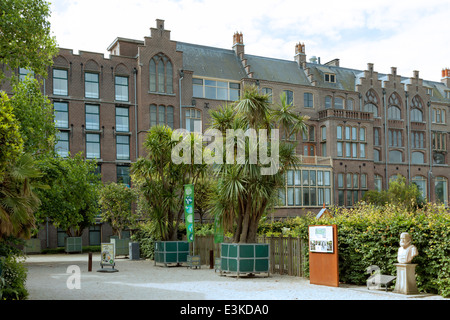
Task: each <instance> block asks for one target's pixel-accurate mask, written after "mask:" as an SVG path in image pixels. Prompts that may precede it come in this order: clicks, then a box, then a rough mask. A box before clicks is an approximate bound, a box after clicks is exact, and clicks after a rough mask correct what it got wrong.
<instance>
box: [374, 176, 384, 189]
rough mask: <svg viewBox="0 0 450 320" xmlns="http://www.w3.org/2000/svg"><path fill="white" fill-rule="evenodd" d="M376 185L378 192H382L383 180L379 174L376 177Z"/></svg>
mask: <svg viewBox="0 0 450 320" xmlns="http://www.w3.org/2000/svg"><path fill="white" fill-rule="evenodd" d="M374 185H375V190H376V191H381V190H382V188H383V178H382V177H381V176H380V175H378V174H376V175H375V178H374Z"/></svg>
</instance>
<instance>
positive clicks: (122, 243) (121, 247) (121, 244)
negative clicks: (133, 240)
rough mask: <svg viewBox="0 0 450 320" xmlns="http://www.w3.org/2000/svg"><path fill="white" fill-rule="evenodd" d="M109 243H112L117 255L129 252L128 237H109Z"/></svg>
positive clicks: (124, 254)
mask: <svg viewBox="0 0 450 320" xmlns="http://www.w3.org/2000/svg"><path fill="white" fill-rule="evenodd" d="M111 243H114V245H115V248H116V249H115V250H116V257H117V256H128V255H129V254H130V247H129V244H130V239H118V238H111Z"/></svg>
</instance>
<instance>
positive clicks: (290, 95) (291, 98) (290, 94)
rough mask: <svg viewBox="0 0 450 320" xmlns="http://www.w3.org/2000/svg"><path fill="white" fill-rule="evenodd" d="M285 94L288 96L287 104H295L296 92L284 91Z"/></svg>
mask: <svg viewBox="0 0 450 320" xmlns="http://www.w3.org/2000/svg"><path fill="white" fill-rule="evenodd" d="M283 92H284V93H285V94H286V104H287V105H289V104H294V92H292V91H291V90H284V91H283Z"/></svg>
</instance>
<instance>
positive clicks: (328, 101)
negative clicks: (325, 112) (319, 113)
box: [325, 96, 331, 109]
mask: <svg viewBox="0 0 450 320" xmlns="http://www.w3.org/2000/svg"><path fill="white" fill-rule="evenodd" d="M330 108H331V96H326V97H325V109H330Z"/></svg>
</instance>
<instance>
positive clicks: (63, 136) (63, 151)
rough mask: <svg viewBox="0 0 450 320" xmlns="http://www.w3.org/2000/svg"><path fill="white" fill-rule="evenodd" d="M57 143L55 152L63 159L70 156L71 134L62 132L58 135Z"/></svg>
mask: <svg viewBox="0 0 450 320" xmlns="http://www.w3.org/2000/svg"><path fill="white" fill-rule="evenodd" d="M56 138H57V142H56V145H55V151H56V153H57V154H58V155H60V156H61V157H64V158H65V157H68V156H69V132H68V131H60V132H58V133H57V134H56Z"/></svg>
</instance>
